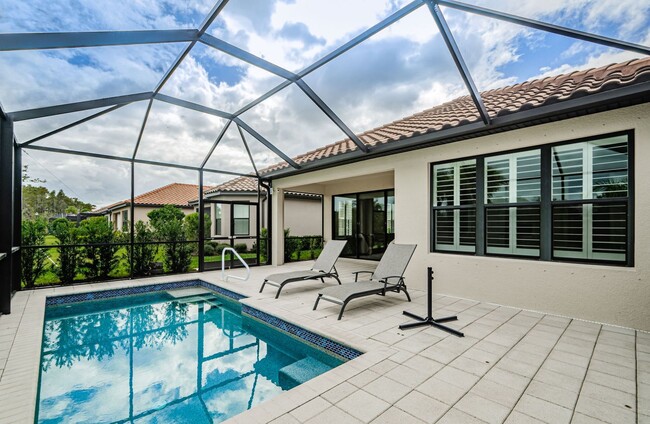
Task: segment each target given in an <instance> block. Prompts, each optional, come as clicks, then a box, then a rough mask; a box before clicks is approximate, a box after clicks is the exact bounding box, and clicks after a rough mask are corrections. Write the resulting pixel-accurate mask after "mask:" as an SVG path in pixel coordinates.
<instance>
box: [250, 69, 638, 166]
mask: <svg viewBox="0 0 650 424" xmlns="http://www.w3.org/2000/svg"><path fill="white" fill-rule="evenodd" d="M647 81H650V58H643V59H634V60H630V61H627V62H623V63H614V64H611V65H607V66H602V67H600V68H593V69H587V70H582V71H574V72H571V73H569V74H562V75H557V76H551V77H545V78H540V79H536V80H531V81H526V82H523V83H519V84H515V85H511V86H507V87H502V88H498V89H494V90H488V91H485V92H482V93H481V98H482V99H483V103H484V104H485V107H486V108H487V110H488V113H489V115H490V116H491V117H496V116H504V115H509V114H512V113H517V112H520V111H524V110H528V109H532V108H536V107H541V106H545V105H550V104H553V103H558V102H563V101H567V100H570V99H575V98H579V97H584V96H586V95H590V94H595V93H600V92H604V91H608V90H612V89H616V88H621V87H624V86H629V85H632V84H639V83H642V82H647ZM479 120H480V116H479V114H478V111H477V110H476V107H475V106H474V103H473V102H472V99H471V98H470V96H463V97H459V98H457V99H454V100H451V101H449V102H446V103H443V104H441V105H439V106H435V107H432V108H430V109H427V110H424V111H422V112H419V113H416V114H414V115H411V116H408V117H406V118H403V119H400V120H398V121H395V122H392V123H390V124H387V125H383V126H381V127H377V128H374V129H372V130H369V131H366V132H364V133H362V134H359V138H360V139H361V140H362V141H363V142H364V143H366V144H367V145H369V146H376V145H378V144H385V143H392V142H396V141H399V140H404V139H406V138H410V137H414V136H417V135H421V134H426V133H431V132H435V131H439V130H443V129H447V128H453V127H459V126H462V125H466V124H469V123H472V122H476V121H479ZM356 149H357V146H356V145H355V144H354V143H353V142H352V141H351V140H350V139H345V140H341V141H338V142H336V143H332V144H328V145H327V146H323V147H320V148H318V149H315V150H311V151H309V152H307V153H303V154H301V155H298V156H296V157H295V158H293V159H294V161H296V163H298V164H304V163H308V162H313V161H316V160H319V159H323V158H327V157H331V156H336V155H339V154H343V153H346V152H351V151H354V150H356ZM288 166H289V165H288V164H287V163H286V162H282V163H278V164H275V165H271V166H269V167H267V168H265V169H263V170H260V173H263V174H268V173H270V172H273V171H277V170H280V169H283V168H286V167H288Z"/></svg>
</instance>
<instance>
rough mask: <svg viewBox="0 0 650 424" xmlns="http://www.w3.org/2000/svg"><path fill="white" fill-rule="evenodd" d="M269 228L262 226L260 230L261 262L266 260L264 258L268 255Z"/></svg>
mask: <svg viewBox="0 0 650 424" xmlns="http://www.w3.org/2000/svg"><path fill="white" fill-rule="evenodd" d="M268 237H269V230H267V229H266V228H262V229H261V230H260V256H261V257H262V262H266V258H268V257H269V252H268V245H269V240H268Z"/></svg>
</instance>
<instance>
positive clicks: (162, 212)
mask: <svg viewBox="0 0 650 424" xmlns="http://www.w3.org/2000/svg"><path fill="white" fill-rule="evenodd" d="M147 217H149V223H150V224H151V226H152V227H153V228H154V230H156V229H158V228H159V226H160V225H162V224H163V223H164V222H165V221H171V220H178V221H182V220H183V218H184V217H185V214H184V213H183V211H182V210H181V208H179V207H177V206H174V205H165V206H163V207H162V208H158V209H154V210H152V211H151V212H149V213H148V214H147Z"/></svg>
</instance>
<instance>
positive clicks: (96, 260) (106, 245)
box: [77, 216, 119, 280]
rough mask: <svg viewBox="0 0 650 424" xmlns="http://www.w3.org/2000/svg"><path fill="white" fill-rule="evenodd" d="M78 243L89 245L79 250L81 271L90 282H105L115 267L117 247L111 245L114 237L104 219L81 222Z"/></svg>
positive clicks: (114, 239) (98, 217) (90, 219)
mask: <svg viewBox="0 0 650 424" xmlns="http://www.w3.org/2000/svg"><path fill="white" fill-rule="evenodd" d="M77 234H78V236H77V239H78V242H79V243H82V244H89V245H90V246H84V247H83V248H81V254H82V256H83V259H84V260H83V262H82V264H81V270H82V271H83V273H84V274H85V275H86V277H87V278H89V279H91V280H96V279H100V280H105V279H107V278H108V275H109V274H110V273H111V271H113V269H114V268H115V267H116V266H117V263H118V258H117V256H116V255H115V254H116V253H117V251H118V249H119V246H116V245H113V244H112V243H114V242H115V241H116V235H115V232H114V231H113V228H112V227H111V225H110V224H109V223H108V221H107V220H106V218H104V217H100V216H97V217H92V218H88V219H86V220H84V221H82V222H81V224H80V225H79V229H78V233H77Z"/></svg>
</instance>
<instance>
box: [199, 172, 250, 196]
mask: <svg viewBox="0 0 650 424" xmlns="http://www.w3.org/2000/svg"><path fill="white" fill-rule="evenodd" d="M224 191H225V192H231V193H234V192H246V191H253V192H256V191H257V178H253V177H237V178H235V179H233V180H230V181H226V182H225V183H223V184H219V185H217V186H214V187H211V188H210V189H209V190H206V191H205V194H210V193H216V192H224ZM196 198H197V197H196V193H195V195H194V197H193V199H194V200H196Z"/></svg>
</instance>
